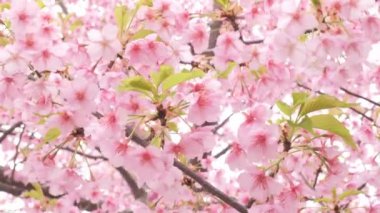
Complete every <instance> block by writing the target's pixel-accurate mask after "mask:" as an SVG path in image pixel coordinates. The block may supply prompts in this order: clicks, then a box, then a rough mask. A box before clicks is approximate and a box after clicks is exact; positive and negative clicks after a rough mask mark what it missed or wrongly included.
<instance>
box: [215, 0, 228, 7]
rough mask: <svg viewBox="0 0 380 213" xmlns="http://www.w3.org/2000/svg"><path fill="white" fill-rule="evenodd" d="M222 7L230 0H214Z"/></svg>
mask: <svg viewBox="0 0 380 213" xmlns="http://www.w3.org/2000/svg"><path fill="white" fill-rule="evenodd" d="M216 2H218V3H219V4H220V6H222V7H223V8H227V7H228V5H229V4H230V0H216Z"/></svg>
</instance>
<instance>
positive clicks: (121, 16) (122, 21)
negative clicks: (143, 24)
mask: <svg viewBox="0 0 380 213" xmlns="http://www.w3.org/2000/svg"><path fill="white" fill-rule="evenodd" d="M128 14H129V16H130V14H131V13H130V11H128V8H127V7H126V6H125V5H118V6H116V7H115V10H114V16H115V21H116V25H117V26H118V28H119V31H120V32H122V31H124V28H125V27H126V26H127V22H128V21H129V19H130V17H129V16H128Z"/></svg>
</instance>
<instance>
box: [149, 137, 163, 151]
mask: <svg viewBox="0 0 380 213" xmlns="http://www.w3.org/2000/svg"><path fill="white" fill-rule="evenodd" d="M150 144H151V145H153V146H155V147H157V148H161V137H160V136H158V135H156V136H154V138H153V139H152V141H151V142H150Z"/></svg>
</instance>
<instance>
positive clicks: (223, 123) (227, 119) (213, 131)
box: [212, 113, 235, 134]
mask: <svg viewBox="0 0 380 213" xmlns="http://www.w3.org/2000/svg"><path fill="white" fill-rule="evenodd" d="M234 114H235V113H232V114H231V115H229V116H228V117H227V118H226V119H224V120H223V121H222V122H221V123H220V124H219V125H217V126H216V127H215V128H214V129H213V130H212V133H214V134H216V133H217V132H218V130H219V129H220V128H222V127H223V126H224V125H226V124H227V122H228V121H229V120H230V118H231V117H232V116H233V115H234Z"/></svg>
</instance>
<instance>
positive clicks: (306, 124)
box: [298, 116, 314, 134]
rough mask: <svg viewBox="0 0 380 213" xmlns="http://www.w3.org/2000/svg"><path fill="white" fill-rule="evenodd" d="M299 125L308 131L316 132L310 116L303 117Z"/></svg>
mask: <svg viewBox="0 0 380 213" xmlns="http://www.w3.org/2000/svg"><path fill="white" fill-rule="evenodd" d="M298 126H300V127H302V128H304V129H306V130H307V131H309V132H311V133H312V134H314V130H313V122H312V121H311V119H310V118H309V117H308V116H305V117H304V119H302V121H301V122H300V123H299V124H298Z"/></svg>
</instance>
